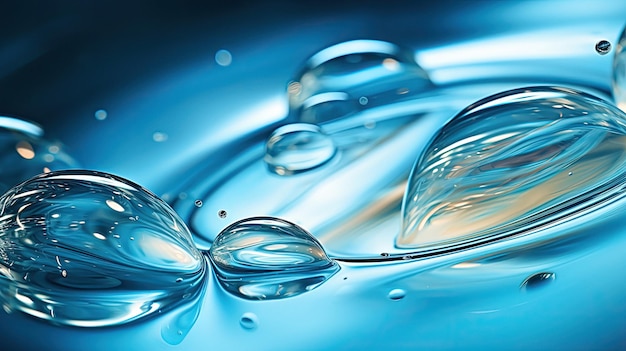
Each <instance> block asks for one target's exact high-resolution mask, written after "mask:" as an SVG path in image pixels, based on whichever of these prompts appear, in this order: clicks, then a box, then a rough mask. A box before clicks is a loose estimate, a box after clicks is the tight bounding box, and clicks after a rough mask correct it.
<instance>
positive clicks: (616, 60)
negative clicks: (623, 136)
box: [611, 27, 626, 111]
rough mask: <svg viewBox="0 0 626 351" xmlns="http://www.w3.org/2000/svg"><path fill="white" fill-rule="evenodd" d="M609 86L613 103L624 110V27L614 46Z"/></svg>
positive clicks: (625, 94)
mask: <svg viewBox="0 0 626 351" xmlns="http://www.w3.org/2000/svg"><path fill="white" fill-rule="evenodd" d="M611 87H612V89H613V99H614V101H615V104H616V105H617V107H619V108H620V109H622V111H626V27H624V30H623V31H622V34H621V35H620V38H619V40H618V41H617V45H616V46H615V54H614V56H613V74H612V80H611Z"/></svg>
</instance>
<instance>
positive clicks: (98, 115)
mask: <svg viewBox="0 0 626 351" xmlns="http://www.w3.org/2000/svg"><path fill="white" fill-rule="evenodd" d="M107 116H108V113H107V111H106V110H98V111H96V113H94V117H96V119H97V120H98V121H104V120H105V119H107Z"/></svg>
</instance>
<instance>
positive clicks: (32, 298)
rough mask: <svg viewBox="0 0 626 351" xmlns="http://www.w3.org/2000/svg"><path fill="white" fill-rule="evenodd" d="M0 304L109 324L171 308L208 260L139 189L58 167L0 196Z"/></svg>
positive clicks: (62, 319) (168, 212)
mask: <svg viewBox="0 0 626 351" xmlns="http://www.w3.org/2000/svg"><path fill="white" fill-rule="evenodd" d="M0 206H1V212H0V273H1V274H0V293H1V294H2V299H3V301H4V304H5V306H4V307H5V309H9V310H13V309H16V310H20V311H23V312H26V313H28V314H31V315H33V316H35V317H39V318H42V319H47V320H50V321H52V322H54V323H59V324H67V325H75V326H107V325H116V324H121V323H125V322H129V321H132V320H135V319H137V318H139V317H142V316H145V315H148V314H150V313H152V312H155V311H159V310H160V311H164V310H168V309H170V308H171V307H173V306H174V305H176V304H178V303H180V302H181V301H183V300H184V299H188V298H189V296H192V295H193V294H194V293H195V292H197V290H198V287H199V286H200V285H201V284H200V282H201V280H202V277H203V274H204V269H205V267H206V264H205V262H204V260H203V259H202V255H201V254H200V252H199V251H198V250H197V249H196V248H195V246H194V244H193V242H192V239H191V235H190V233H189V231H188V229H187V228H186V226H185V224H184V223H183V222H182V220H181V219H180V218H179V217H178V215H176V213H175V212H174V211H173V210H172V209H171V208H170V207H169V206H168V205H167V204H165V203H164V202H163V201H162V200H160V199H159V198H157V197H156V196H155V195H153V194H152V193H150V192H149V191H147V190H145V189H143V188H142V187H140V186H138V185H136V184H134V183H132V182H130V181H128V180H125V179H122V178H120V177H116V176H113V175H109V174H105V173H100V172H93V171H80V170H76V171H58V172H50V173H47V174H42V175H39V176H37V177H34V178H32V179H30V180H28V181H26V182H24V183H21V184H19V185H17V186H15V187H14V188H12V189H11V190H9V191H8V192H7V193H5V194H4V195H3V196H2V197H0Z"/></svg>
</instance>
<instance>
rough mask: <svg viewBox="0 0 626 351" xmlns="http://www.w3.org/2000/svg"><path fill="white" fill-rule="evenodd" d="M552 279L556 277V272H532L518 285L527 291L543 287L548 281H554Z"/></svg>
mask: <svg viewBox="0 0 626 351" xmlns="http://www.w3.org/2000/svg"><path fill="white" fill-rule="evenodd" d="M554 279H556V274H554V273H550V272H541V273H537V274H533V275H531V276H530V277H528V278H526V280H524V281H523V282H522V285H521V286H520V287H521V289H522V290H526V291H529V290H533V289H537V288H541V287H544V286H546V285H547V284H548V283H550V282H552V281H554Z"/></svg>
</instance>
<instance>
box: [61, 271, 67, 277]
mask: <svg viewBox="0 0 626 351" xmlns="http://www.w3.org/2000/svg"><path fill="white" fill-rule="evenodd" d="M61 275H62V276H63V278H67V271H66V270H65V269H64V270H62V271H61Z"/></svg>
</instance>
